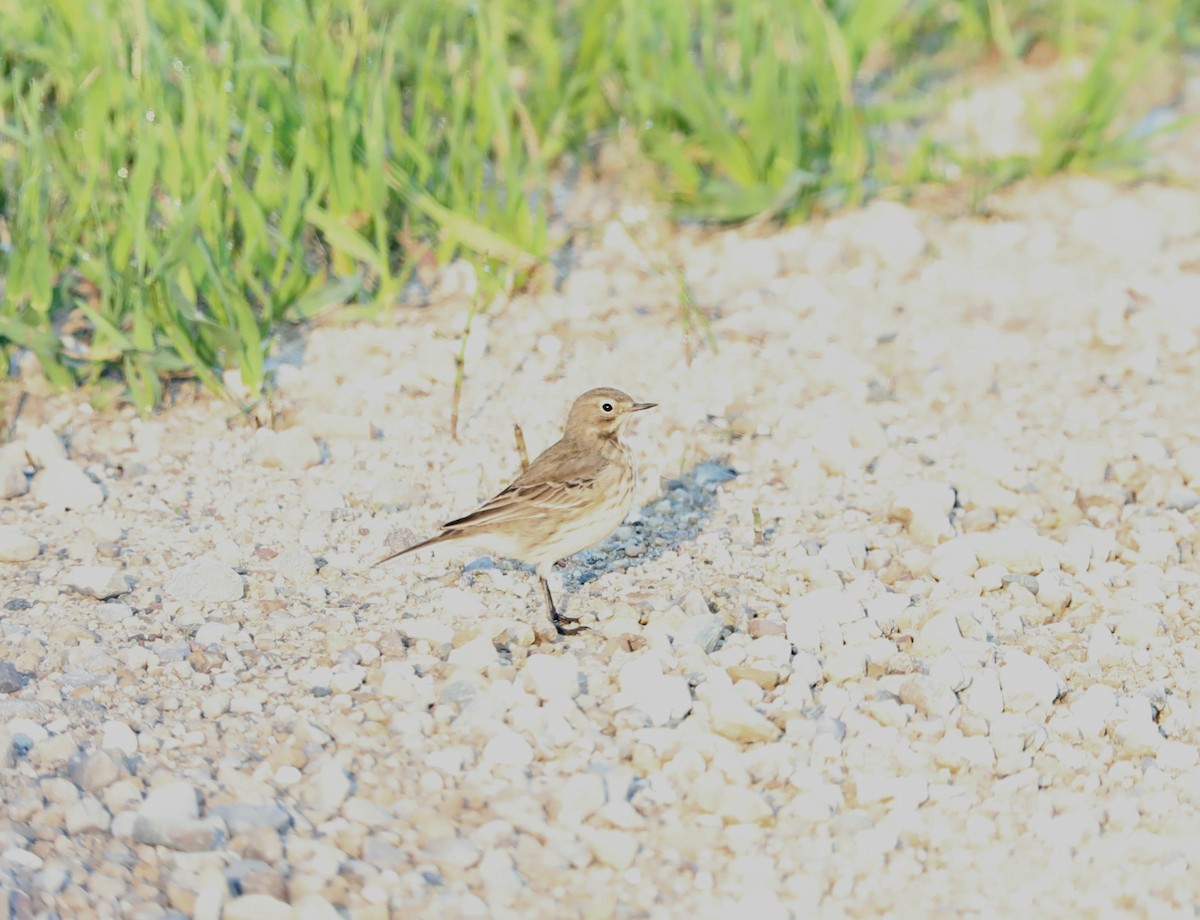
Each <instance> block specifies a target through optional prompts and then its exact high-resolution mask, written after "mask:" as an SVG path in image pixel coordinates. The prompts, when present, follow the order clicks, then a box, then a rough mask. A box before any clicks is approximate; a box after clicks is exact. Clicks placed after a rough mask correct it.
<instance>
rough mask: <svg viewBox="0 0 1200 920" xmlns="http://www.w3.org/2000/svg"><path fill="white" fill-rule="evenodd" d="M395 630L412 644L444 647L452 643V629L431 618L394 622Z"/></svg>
mask: <svg viewBox="0 0 1200 920" xmlns="http://www.w3.org/2000/svg"><path fill="white" fill-rule="evenodd" d="M396 628H397V629H398V630H400V632H401V633H403V634H404V635H405V636H406V637H407V638H409V639H411V640H412V641H413V642H420V641H425V642H428V643H429V644H430V645H433V646H438V645H446V644H448V643H450V642H453V641H454V628H453V627H451V626H449V625H447V624H446V623H443V622H442V621H441V620H435V619H433V618H432V617H411V618H405V619H403V620H398V621H397V622H396Z"/></svg>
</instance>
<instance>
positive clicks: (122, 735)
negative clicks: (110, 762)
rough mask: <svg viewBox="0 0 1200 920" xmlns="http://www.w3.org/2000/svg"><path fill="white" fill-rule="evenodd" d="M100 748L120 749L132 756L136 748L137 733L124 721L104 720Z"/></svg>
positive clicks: (107, 749)
mask: <svg viewBox="0 0 1200 920" xmlns="http://www.w3.org/2000/svg"><path fill="white" fill-rule="evenodd" d="M100 748H101V750H105V751H120V752H121V753H123V754H128V755H129V756H130V757H133V756H134V755H135V754H137V750H138V741H137V735H136V734H135V733H134V731H133V729H132V728H130V727H129V726H128V725H126V724H125V723H124V722H116V721H113V722H105V723H104V735H103V737H102V738H101V740H100Z"/></svg>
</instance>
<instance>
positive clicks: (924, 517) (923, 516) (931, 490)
mask: <svg viewBox="0 0 1200 920" xmlns="http://www.w3.org/2000/svg"><path fill="white" fill-rule="evenodd" d="M954 502H955V492H954V487H953V486H951V485H950V484H949V483H945V482H913V483H909V484H908V485H906V486H902V487H901V488H899V489H897V490H896V492H895V493H894V494H893V495H892V501H891V504H890V505H889V506H888V517H889V518H890V519H891V520H893V521H899V522H900V523H901V524H903V525H904V526H905V529H906V530H908V534H909V536H911V537H912V538H913V539H914V540H916V541H917V542H918V543H925V544H927V545H929V546H936V545H937V544H939V543H941V542H942V541H943V540H949V539H951V538H952V537H953V536H954V526H953V525H952V524H951V523H950V512H951V511H952V510H954Z"/></svg>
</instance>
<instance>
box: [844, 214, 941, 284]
mask: <svg viewBox="0 0 1200 920" xmlns="http://www.w3.org/2000/svg"><path fill="white" fill-rule="evenodd" d="M858 216H859V217H860V219H859V220H856V221H854V232H853V236H852V237H851V238H852V240H853V242H854V244H855V245H857V246H860V247H861V248H862V249H863V250H865V251H867V252H871V253H873V254H874V255H875V256H876V258H878V259H879V261H880V262H882V263H883V264H884V265H886V266H888V267H890V268H893V269H896V270H898V271H910V270H911V269H912V268H913V267H914V266H915V265H916V263H917V262H918V260H920V258H921V256H922V255H923V254H924V252H925V247H926V243H925V234H924V233H923V232H922V231H921V228H920V226H919V224H918V223H917V217H916V212H914V211H913V210H912V209H910V208H908V207H905V206H904V205H902V204H898V203H897V202H894V201H882V200H878V201H873V202H872V203H871V204H870V205H868V206H867V207H866V208H864V209H863V211H862V212H861V214H860V215H858Z"/></svg>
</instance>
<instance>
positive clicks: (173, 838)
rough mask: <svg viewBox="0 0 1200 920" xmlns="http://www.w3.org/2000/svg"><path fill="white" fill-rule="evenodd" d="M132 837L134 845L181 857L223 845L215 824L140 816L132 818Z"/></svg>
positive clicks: (219, 829) (217, 826)
mask: <svg viewBox="0 0 1200 920" xmlns="http://www.w3.org/2000/svg"><path fill="white" fill-rule="evenodd" d="M114 833H115V829H114ZM131 836H132V838H133V840H134V842H135V843H144V844H147V845H148V846H157V847H166V848H167V849H168V850H177V851H179V852H181V853H199V852H206V851H208V850H215V849H217V848H218V847H219V846H220V845H221V844H222V842H223V841H224V835H223V834H222V832H221V828H220V825H219V824H218V823H216V822H212V821H198V820H171V819H167V818H162V817H157V816H152V815H145V814H140V813H139V814H138V815H136V816H135V818H134V821H133V828H132V832H131Z"/></svg>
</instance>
